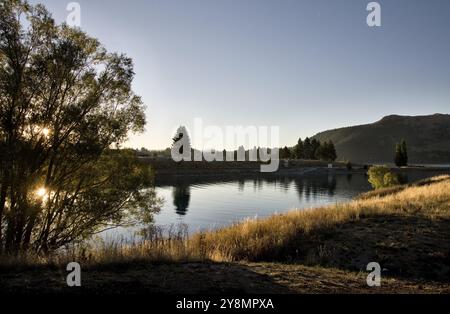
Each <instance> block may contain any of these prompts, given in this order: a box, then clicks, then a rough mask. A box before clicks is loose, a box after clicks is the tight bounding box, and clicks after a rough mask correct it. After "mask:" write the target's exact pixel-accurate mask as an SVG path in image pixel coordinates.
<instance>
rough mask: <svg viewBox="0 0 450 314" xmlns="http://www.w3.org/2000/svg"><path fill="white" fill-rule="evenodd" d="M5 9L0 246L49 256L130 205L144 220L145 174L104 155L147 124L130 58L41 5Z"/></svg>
mask: <svg viewBox="0 0 450 314" xmlns="http://www.w3.org/2000/svg"><path fill="white" fill-rule="evenodd" d="M2 4H3V5H2V6H1V7H0V63H1V65H2V66H1V68H0V241H1V242H0V249H1V250H7V251H16V252H17V251H19V250H27V249H29V248H32V249H34V250H36V251H38V252H40V251H48V250H52V249H56V248H58V247H60V246H62V245H65V244H67V243H70V242H73V241H76V240H79V239H81V238H83V237H85V236H88V235H90V234H92V233H93V232H95V231H98V230H99V229H100V228H102V227H105V226H108V225H110V224H112V223H119V222H120V221H121V220H122V218H123V216H124V212H125V211H126V210H128V211H131V212H132V211H133V210H134V209H135V208H137V207H136V206H138V207H139V208H141V209H143V211H141V213H145V214H144V215H146V214H150V213H151V212H152V211H153V210H155V208H154V206H153V204H155V203H154V202H153V200H154V193H152V192H151V191H148V190H147V191H146V192H142V191H141V190H140V189H141V188H142V187H143V186H145V185H146V184H147V183H148V182H149V180H150V179H151V173H150V172H149V169H146V168H144V167H142V166H140V165H139V164H137V163H136V160H135V158H134V155H131V154H130V153H128V152H120V151H117V150H111V149H110V148H112V147H118V146H119V145H120V144H121V143H123V142H124V141H125V140H126V139H127V135H128V134H129V132H140V131H142V130H143V128H144V125H145V115H144V106H143V103H142V101H141V99H140V97H138V96H136V95H135V94H134V93H133V91H132V89H131V83H132V80H133V77H134V72H133V63H132V60H131V59H129V58H127V57H126V56H124V55H119V54H116V53H108V52H107V51H106V50H105V49H104V48H103V46H102V45H101V44H100V43H99V42H98V41H97V40H96V39H94V38H91V37H89V36H88V35H87V34H85V33H83V32H82V31H80V30H79V29H74V28H70V27H68V26H66V25H64V24H63V25H56V24H55V22H54V21H53V19H52V17H51V15H50V13H49V12H48V11H47V10H46V9H45V7H44V6H42V5H36V6H32V5H29V4H27V3H26V2H23V1H21V0H5V1H2ZM24 21H27V22H24ZM150 216H151V215H147V219H151V218H150Z"/></svg>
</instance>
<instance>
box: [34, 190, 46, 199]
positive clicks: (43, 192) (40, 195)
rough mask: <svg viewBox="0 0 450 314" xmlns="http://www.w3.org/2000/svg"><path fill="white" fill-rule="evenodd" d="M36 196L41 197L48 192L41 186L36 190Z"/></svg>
mask: <svg viewBox="0 0 450 314" xmlns="http://www.w3.org/2000/svg"><path fill="white" fill-rule="evenodd" d="M35 193H36V196H38V197H41V198H45V197H46V196H47V194H48V192H47V189H46V188H44V187H42V188H39V189H37V190H36V192H35Z"/></svg>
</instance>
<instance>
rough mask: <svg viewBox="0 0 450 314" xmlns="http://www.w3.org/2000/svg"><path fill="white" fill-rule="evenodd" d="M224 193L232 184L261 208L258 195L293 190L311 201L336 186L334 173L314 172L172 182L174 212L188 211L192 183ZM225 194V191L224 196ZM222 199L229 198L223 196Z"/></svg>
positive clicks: (331, 192) (332, 192)
mask: <svg viewBox="0 0 450 314" xmlns="http://www.w3.org/2000/svg"><path fill="white" fill-rule="evenodd" d="M343 180H346V181H347V184H346V186H347V188H348V186H350V182H351V180H352V176H351V175H350V176H339V182H340V184H341V185H342V181H343ZM359 184H361V185H360V189H358V191H365V190H368V189H369V188H370V187H369V186H368V184H367V181H366V180H365V179H364V180H363V181H360V182H359ZM220 185H224V186H223V187H221V189H222V190H223V191H224V192H230V191H229V189H231V187H234V188H236V189H237V192H238V193H239V194H238V195H233V196H235V197H239V195H254V197H255V200H254V204H255V207H260V204H261V203H260V202H261V201H260V200H259V198H258V194H260V195H261V196H265V197H269V196H270V197H272V198H273V197H274V191H276V190H278V191H281V192H283V194H284V195H286V194H288V195H290V194H292V191H295V192H296V194H297V197H298V201H299V203H303V202H307V203H309V202H311V199H312V200H316V199H317V198H318V197H321V196H323V195H327V196H328V197H334V195H335V190H336V188H337V186H338V179H337V177H336V176H335V175H327V174H325V175H314V176H293V177H275V176H274V177H267V178H253V179H247V180H244V179H239V180H235V181H231V180H229V181H224V180H222V181H219V182H215V183H211V182H208V183H200V184H198V183H190V182H189V181H186V180H183V181H181V182H180V181H177V182H175V183H173V184H172V187H171V188H172V197H171V198H172V203H173V206H174V207H175V208H174V209H175V213H176V214H177V215H178V216H185V215H186V214H187V213H188V209H189V205H190V201H191V186H195V189H196V190H203V189H206V188H209V189H211V187H213V186H220ZM225 194H227V193H224V195H225ZM224 201H231V200H227V199H224ZM207 202H208V203H213V202H214V200H213V199H209V198H208V200H207ZM242 202H248V198H245V199H244V198H243V199H242Z"/></svg>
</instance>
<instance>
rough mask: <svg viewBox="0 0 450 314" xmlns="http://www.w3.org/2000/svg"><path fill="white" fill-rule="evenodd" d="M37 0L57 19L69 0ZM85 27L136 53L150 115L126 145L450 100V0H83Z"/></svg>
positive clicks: (298, 132)
mask: <svg viewBox="0 0 450 314" xmlns="http://www.w3.org/2000/svg"><path fill="white" fill-rule="evenodd" d="M37 2H40V3H43V4H44V5H46V6H47V8H48V9H49V10H50V11H51V12H53V14H54V17H55V19H56V20H57V21H58V22H61V21H64V20H65V18H66V15H67V12H66V5H67V3H68V2H69V1H61V0H43V1H36V0H33V1H31V3H37ZM78 2H79V3H80V5H81V23H82V24H81V27H82V29H83V30H84V31H86V32H88V33H89V34H90V35H92V36H94V37H97V38H98V39H99V40H100V41H101V42H102V43H103V44H104V45H105V46H106V48H107V49H108V50H110V51H117V52H123V53H126V54H127V55H128V56H130V57H132V58H133V59H134V62H135V72H136V79H135V82H134V90H135V92H136V93H137V94H139V95H141V96H142V97H143V99H144V102H145V103H146V105H147V107H148V109H147V117H148V126H147V131H146V133H145V134H144V135H142V136H139V137H132V138H131V140H130V142H129V143H128V145H130V146H133V147H141V146H145V147H148V148H164V147H167V146H169V145H170V143H171V140H170V138H171V136H172V132H173V130H174V128H175V127H176V126H178V125H180V124H184V125H187V126H188V127H189V126H191V125H192V123H193V119H194V117H201V118H203V120H204V122H205V124H213V125H218V126H220V127H225V126H226V125H244V126H245V125H279V126H280V134H281V144H282V145H293V144H294V143H295V142H296V141H297V138H298V137H302V138H304V137H305V136H311V135H314V134H315V133H317V132H319V131H323V130H326V129H330V128H337V127H342V126H349V125H354V124H362V123H369V122H373V121H376V120H378V119H380V118H381V117H382V116H384V115H388V114H404V115H419V114H432V113H437V112H440V113H449V112H450V110H449V109H450V18H449V17H450V1H448V0H422V1H414V0H389V1H386V0H385V1H378V2H379V3H380V4H381V9H382V13H381V18H382V26H381V27H380V28H369V27H368V26H367V24H366V17H367V14H368V12H367V11H366V5H367V4H368V3H369V2H370V1H369V0H327V1H325V0H305V1H301V0H279V1H275V0H239V1H238V0H176V1H175V0H157V1H156V0H150V1H149V0H132V1H127V2H126V1H116V0H114V1H111V0H108V1H105V0H84V1H78Z"/></svg>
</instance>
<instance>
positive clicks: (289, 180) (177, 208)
mask: <svg viewBox="0 0 450 314" xmlns="http://www.w3.org/2000/svg"><path fill="white" fill-rule="evenodd" d="M443 172H445V171H429V170H414V171H408V173H407V174H402V177H403V180H405V182H412V181H416V180H419V179H423V178H426V177H430V176H434V175H438V174H441V173H443ZM371 189H372V188H371V186H370V184H369V183H368V181H367V176H366V175H365V174H363V173H354V174H335V173H333V174H331V173H330V174H327V173H314V174H305V175H294V176H275V177H269V178H256V179H255V178H254V179H235V180H230V179H229V180H213V181H211V180H208V181H205V182H203V181H202V180H201V179H200V180H199V179H198V178H197V179H195V180H192V179H189V178H184V179H178V180H175V182H173V183H171V184H165V185H159V186H157V187H156V191H157V194H158V196H160V197H162V198H163V199H164V203H163V205H162V208H161V211H160V213H158V214H156V215H155V224H156V225H158V226H163V227H169V226H171V225H177V224H185V225H187V226H188V228H189V232H191V233H192V232H195V231H199V230H206V229H215V228H218V227H222V226H226V225H229V224H231V223H233V222H237V221H241V220H243V219H246V218H254V217H259V218H260V217H267V216H270V215H272V214H275V213H283V212H286V211H289V210H292V209H305V208H312V207H318V206H322V205H327V204H333V203H337V202H344V201H348V200H350V199H352V198H353V197H355V196H356V195H358V194H360V193H363V192H366V191H370V190H371ZM136 230H137V229H136V228H128V229H125V228H118V229H114V230H109V231H108V232H107V233H106V235H107V236H108V237H115V236H117V235H120V236H121V237H122V236H123V237H125V238H130V237H133V233H134V232H135V231H136Z"/></svg>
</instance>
